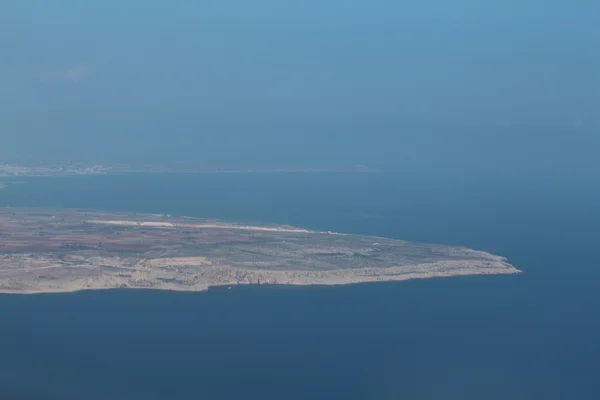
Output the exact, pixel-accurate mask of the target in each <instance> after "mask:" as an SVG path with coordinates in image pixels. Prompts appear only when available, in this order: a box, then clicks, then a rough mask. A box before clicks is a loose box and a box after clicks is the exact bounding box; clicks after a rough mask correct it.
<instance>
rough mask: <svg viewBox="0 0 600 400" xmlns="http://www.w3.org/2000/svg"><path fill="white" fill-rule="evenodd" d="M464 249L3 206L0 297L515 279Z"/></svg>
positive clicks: (506, 267) (511, 270)
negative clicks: (452, 278) (504, 276)
mask: <svg viewBox="0 0 600 400" xmlns="http://www.w3.org/2000/svg"><path fill="white" fill-rule="evenodd" d="M519 272H520V271H519V270H517V269H516V268H515V267H513V266H512V265H510V264H509V263H508V262H507V260H506V259H505V258H504V257H500V256H496V255H493V254H490V253H486V252H482V251H476V250H471V249H467V248H462V247H452V246H443V245H434V244H424V243H412V242H406V241H402V240H394V239H388V238H381V237H372V236H361V235H349V234H339V233H332V232H317V231H311V230H307V229H300V228H296V227H291V226H275V225H262V224H253V225H245V224H240V223H229V222H222V221H217V220H210V219H200V218H190V217H173V216H171V215H157V214H151V215H150V214H136V213H114V212H98V211H89V210H71V209H24V208H13V207H5V208H0V292H4V293H44V292H71V291H78V290H88V289H110V288H145V289H166V290H184V291H201V290H206V289H208V288H209V287H211V286H222V285H225V286H230V285H236V284H282V285H342V284H351V283H360V282H376V281H399V280H406V279H415V278H433V277H445V276H455V275H482V274H488V275H494V274H515V273H519Z"/></svg>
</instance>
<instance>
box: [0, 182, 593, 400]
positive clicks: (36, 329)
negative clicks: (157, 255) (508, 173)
mask: <svg viewBox="0 0 600 400" xmlns="http://www.w3.org/2000/svg"><path fill="white" fill-rule="evenodd" d="M471 175H474V174H471ZM19 181H25V182H26V183H25V184H14V185H9V186H8V187H7V188H6V189H3V190H0V205H13V206H43V207H84V208H99V209H108V210H125V211H137V212H152V213H171V214H178V215H189V216H200V217H215V218H221V219H229V220H244V221H264V222H273V223H282V224H292V225H298V226H301V227H306V228H312V229H319V230H332V231H339V232H348V233H361V234H371V235H379V236H389V237H393V238H401V239H406V240H414V241H426V242H435V243H443V244H456V245H462V246H467V247H471V248H476V249H480V250H485V251H489V252H492V253H495V254H500V255H503V256H506V257H508V258H509V260H510V261H511V262H512V263H513V264H514V265H515V266H516V267H517V268H519V269H521V270H523V271H525V273H523V274H520V275H516V276H487V277H462V278H446V279H435V280H420V281H410V282H396V283H389V284H388V283H383V284H365V285H354V286H343V287H341V286H338V287H308V288H306V287H304V288H301V287H234V288H233V289H232V290H226V289H214V290H210V291H208V292H203V293H169V292H160V291H95V292H81V293H71V294H51V295H34V296H19V295H0V399H1V400H4V399H94V400H96V399H144V400H153V399H224V400H230V399H260V400H264V399H277V400H280V399H302V400H304V399H328V400H329V399H338V398H339V399H408V400H421V399H423V400H430V399H451V400H454V399H456V400H463V399H477V400H478V399H491V400H496V399H497V400H505V399H511V400H521V399H541V400H552V399H561V400H564V399H594V400H597V399H600V268H599V267H600V262H599V261H598V255H597V253H598V250H600V233H599V232H600V228H599V226H600V207H599V206H598V205H599V204H600V188H599V185H598V184H597V181H595V180H594V179H591V177H586V176H585V174H582V175H579V176H578V178H577V179H573V177H568V176H560V175H558V176H557V175H553V176H550V175H549V174H548V175H543V174H538V175H536V176H529V177H524V176H523V177H511V179H508V178H505V179H503V178H499V177H498V178H495V179H489V178H485V177H480V178H477V177H473V178H466V177H463V176H451V175H450V174H437V175H433V174H420V175H413V174H341V173H340V174H335V173H331V174H308V173H307V174H301V173H298V174H206V175H191V174H190V175H186V174H137V175H121V176H97V177H69V178H26V179H20V180H19Z"/></svg>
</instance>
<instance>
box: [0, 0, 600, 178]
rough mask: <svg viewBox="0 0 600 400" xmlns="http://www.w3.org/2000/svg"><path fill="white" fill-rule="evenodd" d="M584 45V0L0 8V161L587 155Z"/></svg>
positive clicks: (390, 160) (594, 85)
mask: <svg viewBox="0 0 600 400" xmlns="http://www.w3.org/2000/svg"><path fill="white" fill-rule="evenodd" d="M599 38H600V2H598V1H553V0H544V1H541V0H539V1H538V0H520V1H509V0H503V1H496V2H483V1H480V0H473V1H466V0H463V1H460V0H458V1H442V0H419V1H416V0H415V1H397V0H389V1H386V0H369V1H366V0H365V1H361V0H339V1H337V0H336V1H324V0H319V1H317V0H302V1H281V0H255V1H247V0H219V1H213V2H202V1H197V0H179V1H175V2H167V1H157V0H145V1H133V0H118V1H117V0H102V1H100V0H98V1H80V0H54V1H47V0H27V1H23V0H4V1H2V3H1V4H0V49H1V50H2V53H1V54H2V55H1V60H0V140H1V142H0V162H2V160H3V159H5V160H8V159H17V158H22V159H69V158H72V159H78V160H81V159H84V160H85V159H89V160H90V161H97V160H100V161H102V160H106V161H111V160H114V161H120V162H123V161H127V160H136V161H140V160H141V161H149V162H156V163H161V162H172V161H185V162H196V163H201V162H208V163H222V164H233V163H237V164H245V163H248V164H286V163H288V164H290V165H291V164H295V165H299V164H303V165H323V164H377V165H378V166H383V167H387V166H397V165H401V164H402V165H404V164H410V163H412V162H417V161H414V160H421V161H422V160H428V159H431V158H436V159H439V157H446V158H445V159H446V160H448V161H449V160H452V159H454V158H453V157H454V156H457V155H460V154H462V152H467V151H468V152H469V153H470V154H474V153H477V154H479V155H478V156H477V157H475V158H472V159H471V162H477V160H479V159H487V158H489V157H491V158H494V159H496V162H498V163H500V162H501V158H502V157H501V156H499V155H497V154H496V155H489V157H488V156H485V155H482V154H488V153H489V152H490V149H494V148H498V149H499V150H500V151H502V152H504V154H505V155H506V154H507V152H508V154H509V155H510V152H511V151H514V157H516V158H518V159H519V160H521V161H523V160H526V159H529V158H530V156H531V155H532V154H534V155H535V151H538V153H539V155H538V156H537V157H539V160H538V161H539V162H548V161H549V160H550V159H551V158H550V157H559V158H560V157H561V156H562V157H563V158H564V157H567V156H568V158H569V159H571V158H576V159H577V158H580V157H575V155H576V154H579V155H582V156H584V158H586V157H587V158H589V157H590V156H592V153H591V150H590V146H592V147H593V146H598V145H600V140H599V139H598V137H597V136H598V128H599V127H600V73H599V72H598V71H600V39H599ZM515 149H517V150H515ZM540 149H541V150H540ZM449 152H450V153H451V154H450V153H449ZM532 152H533V153H532ZM565 152H566V153H565ZM555 153H556V154H555ZM534 158H535V157H534ZM400 159H401V160H403V161H399V160H400ZM579 161H580V160H579Z"/></svg>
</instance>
